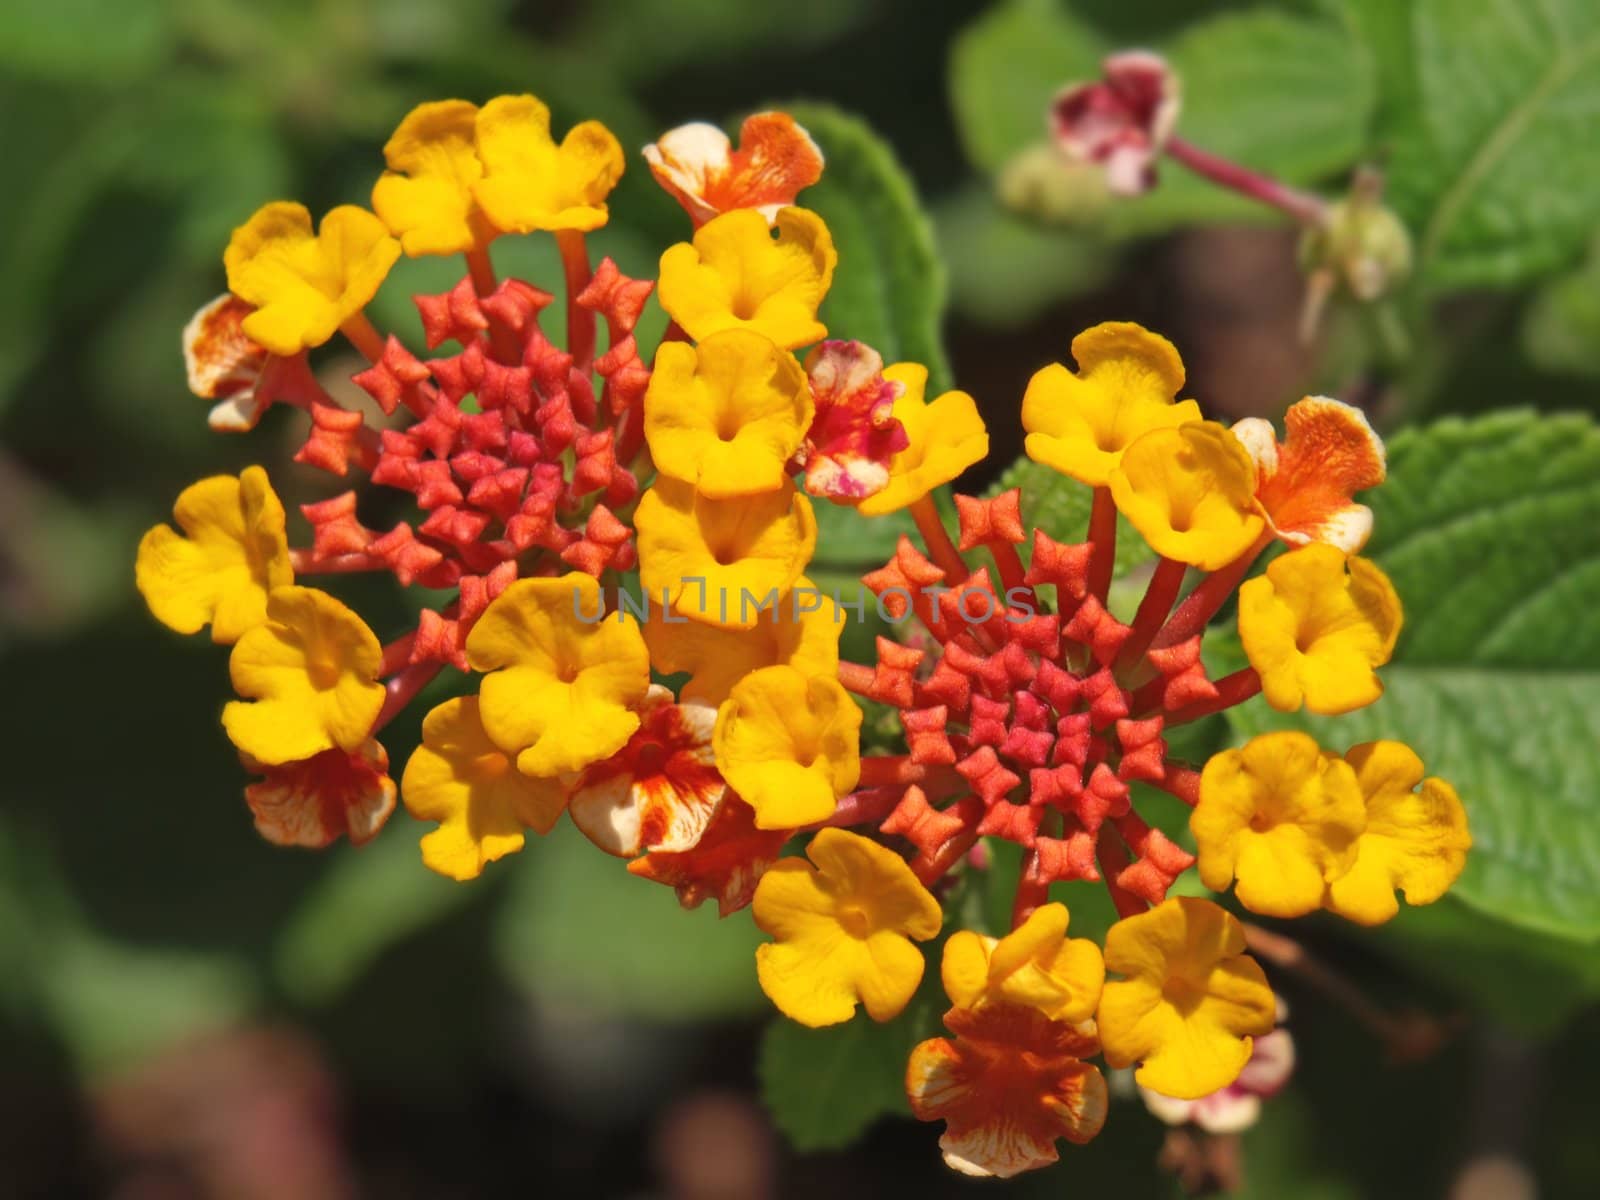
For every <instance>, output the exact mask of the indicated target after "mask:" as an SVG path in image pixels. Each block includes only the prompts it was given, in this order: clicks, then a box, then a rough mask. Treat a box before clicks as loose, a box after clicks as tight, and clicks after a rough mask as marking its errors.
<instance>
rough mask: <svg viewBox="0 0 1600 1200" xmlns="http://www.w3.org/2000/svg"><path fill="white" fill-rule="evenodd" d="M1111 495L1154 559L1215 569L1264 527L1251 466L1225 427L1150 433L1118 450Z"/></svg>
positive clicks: (1198, 425)
mask: <svg viewBox="0 0 1600 1200" xmlns="http://www.w3.org/2000/svg"><path fill="white" fill-rule="evenodd" d="M1110 484H1111V495H1112V497H1113V498H1114V499H1115V500H1116V502H1117V507H1118V508H1119V509H1121V510H1122V513H1123V515H1124V516H1126V517H1127V518H1128V520H1129V521H1130V522H1132V524H1133V526H1134V528H1135V529H1137V530H1138V531H1139V532H1140V533H1141V534H1143V535H1144V539H1145V541H1147V542H1149V543H1150V545H1151V547H1152V548H1153V549H1154V550H1155V552H1156V553H1157V554H1160V555H1163V556H1165V557H1167V558H1172V559H1176V560H1177V561H1179V562H1184V563H1188V564H1189V565H1190V566H1192V567H1199V568H1200V569H1201V570H1203V571H1215V570H1216V569H1217V568H1219V567H1224V566H1226V565H1227V564H1228V563H1230V562H1232V561H1233V560H1234V559H1236V558H1238V557H1239V556H1240V555H1241V554H1243V553H1244V552H1245V551H1246V550H1248V549H1249V548H1250V547H1251V545H1253V544H1254V543H1255V541H1256V539H1257V538H1259V537H1260V536H1261V531H1262V530H1263V529H1264V528H1265V527H1266V521H1265V520H1264V519H1263V518H1262V516H1261V513H1260V512H1259V511H1258V509H1257V507H1256V502H1255V465H1254V464H1253V463H1252V462H1251V461H1250V455H1249V454H1248V453H1246V451H1245V448H1244V447H1243V446H1241V445H1240V444H1239V439H1238V438H1236V437H1234V436H1233V434H1232V433H1230V432H1229V431H1228V429H1227V428H1226V427H1225V426H1222V425H1219V424H1217V423H1216V422H1215V421H1191V422H1189V423H1188V424H1186V425H1179V426H1177V427H1176V428H1161V429H1156V430H1154V431H1153V432H1151V433H1147V434H1145V435H1144V436H1142V437H1140V438H1139V439H1138V440H1137V441H1135V442H1133V443H1132V444H1131V445H1130V446H1128V447H1127V449H1125V450H1124V451H1123V452H1122V457H1121V460H1120V461H1119V462H1118V463H1117V465H1116V466H1115V467H1114V468H1113V469H1112V470H1111V473H1110Z"/></svg>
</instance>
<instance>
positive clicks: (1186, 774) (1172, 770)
mask: <svg viewBox="0 0 1600 1200" xmlns="http://www.w3.org/2000/svg"><path fill="white" fill-rule="evenodd" d="M1151 782H1152V783H1153V784H1154V785H1155V786H1156V787H1158V788H1160V789H1161V790H1162V791H1163V792H1166V793H1167V795H1169V796H1176V797H1177V798H1178V799H1179V800H1182V801H1183V802H1184V803H1185V804H1187V805H1188V806H1189V807H1190V808H1193V807H1194V806H1195V805H1196V804H1199V803H1200V772H1199V771H1196V770H1195V769H1194V768H1193V767H1178V766H1173V765H1172V764H1171V763H1168V764H1167V773H1166V777H1165V778H1163V779H1156V780H1151Z"/></svg>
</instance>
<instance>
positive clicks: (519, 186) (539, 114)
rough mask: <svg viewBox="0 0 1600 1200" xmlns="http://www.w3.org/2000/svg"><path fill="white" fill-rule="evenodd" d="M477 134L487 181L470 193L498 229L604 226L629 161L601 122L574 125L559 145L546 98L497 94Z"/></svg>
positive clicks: (486, 108) (478, 122) (528, 230)
mask: <svg viewBox="0 0 1600 1200" xmlns="http://www.w3.org/2000/svg"><path fill="white" fill-rule="evenodd" d="M475 131H476V135H477V148H478V161H479V162H480V163H481V164H482V165H483V178H481V179H480V180H478V181H477V182H476V183H475V184H473V185H472V195H473V197H474V198H475V199H476V200H477V202H478V205H479V206H480V207H481V208H482V209H483V212H484V214H485V215H486V216H487V217H488V218H489V221H490V222H491V223H492V224H493V225H494V227H495V228H496V229H498V230H500V231H501V232H503V233H532V232H533V231H534V230H536V229H548V230H575V231H579V232H588V231H589V230H592V229H599V228H600V226H602V225H604V224H605V223H606V218H607V216H608V213H607V210H606V197H607V196H609V195H610V194H611V189H612V188H614V187H616V186H617V180H619V179H621V178H622V171H623V166H624V163H623V159H622V147H621V146H620V145H618V144H617V139H616V138H615V137H614V136H612V133H611V131H610V130H609V129H607V128H606V127H605V126H604V125H602V124H601V123H600V122H599V121H584V122H582V123H581V124H578V125H574V126H573V127H572V128H571V130H569V131H568V133H567V136H566V137H564V138H562V139H561V144H560V145H559V146H558V145H557V144H556V143H555V140H554V139H553V138H552V137H551V136H550V109H549V108H548V107H546V105H545V103H544V102H543V101H542V100H539V99H538V98H537V97H534V96H496V97H495V98H494V99H493V100H491V101H489V103H487V104H485V105H484V106H483V108H482V109H480V110H479V111H478V115H477V119H476V124H475Z"/></svg>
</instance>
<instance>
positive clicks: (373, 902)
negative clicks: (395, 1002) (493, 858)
mask: <svg viewBox="0 0 1600 1200" xmlns="http://www.w3.org/2000/svg"><path fill="white" fill-rule="evenodd" d="M397 774H398V772H397ZM431 828H432V826H431V825H424V824H422V823H420V822H417V821H413V820H411V819H410V818H409V817H408V816H406V814H405V813H404V812H403V811H400V812H396V813H395V815H394V816H392V817H391V818H390V821H389V825H388V827H387V828H386V829H385V830H384V831H383V834H382V835H381V836H380V837H378V838H377V839H376V840H374V841H373V842H371V843H370V844H369V845H366V846H351V845H348V844H345V843H341V844H340V846H339V847H338V849H337V850H334V851H332V852H330V853H329V854H327V855H326V856H324V863H323V865H324V870H323V872H322V874H321V875H320V876H318V878H317V881H316V883H315V884H314V885H313V886H312V887H311V888H310V890H309V891H308V892H307V893H306V895H305V897H304V899H303V900H301V902H300V905H299V907H298V908H297V909H296V910H295V912H294V914H293V915H292V916H291V917H290V918H289V920H288V922H287V923H286V924H285V926H284V928H283V931H282V933H280V934H279V935H278V940H277V946H276V948H275V953H274V957H273V970H274V973H275V974H276V975H277V978H278V985H279V987H281V988H282V989H283V991H284V993H285V994H286V995H288V996H290V997H291V998H293V999H294V1000H296V1001H298V1002H300V1003H302V1004H322V1003H325V1002H327V1001H328V1000H331V999H332V998H333V997H334V996H336V995H338V994H339V993H340V992H342V991H343V990H344V989H345V988H346V987H348V986H349V985H350V984H351V983H353V982H354V981H355V980H356V979H357V978H358V977H359V976H360V975H361V974H362V972H364V971H365V970H366V969H367V968H368V967H370V966H371V965H372V963H373V962H374V961H376V960H377V958H378V957H379V956H380V955H381V954H382V953H383V952H384V951H385V950H387V949H389V948H390V947H391V946H394V945H396V944H397V943H399V942H401V941H403V940H404V939H406V938H408V937H410V936H411V935H413V934H415V933H416V932H418V931H419V930H421V929H423V928H425V927H427V926H429V925H432V924H434V923H435V922H437V921H441V920H443V919H444V918H445V917H447V916H449V915H450V914H452V913H454V912H456V911H457V910H458V909H460V908H461V907H463V906H464V905H466V904H469V903H471V902H472V901H473V900H475V899H477V898H479V897H480V895H481V893H482V892H483V891H484V890H485V889H488V888H490V887H492V886H493V881H492V880H482V879H480V880H478V881H476V882H474V883H457V882H456V881H455V880H453V879H446V878H444V877H443V876H441V875H436V874H434V872H432V871H430V870H428V869H427V868H426V867H424V866H423V865H422V852H421V850H420V849H418V846H417V841H418V839H419V838H420V837H421V836H422V834H424V833H426V832H427V831H428V830H429V829H431Z"/></svg>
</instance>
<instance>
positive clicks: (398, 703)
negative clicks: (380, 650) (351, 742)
mask: <svg viewBox="0 0 1600 1200" xmlns="http://www.w3.org/2000/svg"><path fill="white" fill-rule="evenodd" d="M443 667H444V664H443V663H442V662H438V661H429V662H419V663H413V664H412V665H411V666H409V667H407V668H406V669H405V670H403V671H401V672H400V673H399V674H398V675H395V676H394V677H392V678H391V679H390V680H389V682H388V683H386V684H384V690H385V691H386V692H388V695H387V696H386V697H385V698H384V701H383V707H382V708H381V709H379V710H378V719H377V720H376V721H374V722H373V723H372V732H371V733H370V734H368V736H369V737H376V736H377V735H378V731H379V730H380V729H382V728H383V727H384V726H385V725H387V724H388V723H389V722H390V721H392V720H394V719H395V717H397V716H398V715H399V714H400V710H401V709H403V708H405V706H406V705H408V704H410V703H411V702H412V701H413V700H415V699H416V697H417V693H418V692H420V691H421V690H422V689H423V688H425V687H427V686H428V684H429V683H431V682H432V681H433V677H434V676H435V675H437V674H438V673H439V672H440V670H441V669H442V668H443Z"/></svg>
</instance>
